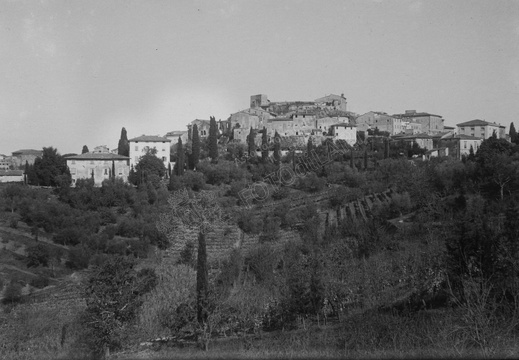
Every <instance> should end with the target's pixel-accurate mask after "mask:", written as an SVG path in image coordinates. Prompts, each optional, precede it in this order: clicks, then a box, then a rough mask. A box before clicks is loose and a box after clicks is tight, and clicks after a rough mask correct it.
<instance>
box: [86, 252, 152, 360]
mask: <svg viewBox="0 0 519 360" xmlns="http://www.w3.org/2000/svg"><path fill="white" fill-rule="evenodd" d="M134 267H135V263H134V262H133V261H131V260H130V259H128V258H126V257H113V258H111V259H109V260H108V261H107V262H106V263H104V264H103V265H102V266H101V267H99V268H98V269H96V271H95V273H94V274H92V276H91V277H90V279H89V280H88V286H87V288H86V290H85V295H86V299H87V301H86V302H87V308H86V310H85V314H84V325H85V326H86V327H87V329H88V330H89V333H90V334H89V335H90V337H91V340H92V343H93V345H94V346H95V347H94V349H93V351H95V352H101V354H103V353H105V352H106V349H109V350H113V349H118V348H120V347H121V341H122V338H121V335H122V334H121V330H122V329H123V328H124V326H125V324H128V323H130V322H132V321H133V320H134V319H135V317H136V314H137V311H138V309H139V307H140V305H141V303H142V295H144V294H146V293H147V292H149V291H151V290H152V289H153V288H154V287H155V285H156V284H157V277H156V275H155V272H154V271H152V270H151V271H150V270H147V269H143V270H141V271H139V272H137V271H136V270H135V269H134Z"/></svg>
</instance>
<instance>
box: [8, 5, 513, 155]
mask: <svg viewBox="0 0 519 360" xmlns="http://www.w3.org/2000/svg"><path fill="white" fill-rule="evenodd" d="M0 76H1V81H0V153H3V154H7V155H9V154H10V153H11V152H13V151H15V150H18V149H24V148H34V149H41V148H42V147H44V146H54V147H57V148H58V151H60V152H61V153H62V154H64V153H70V152H74V153H80V152H81V148H82V146H83V145H85V144H86V145H87V146H88V147H89V148H90V149H93V148H94V147H95V146H97V145H107V146H108V147H110V148H113V147H116V146H117V142H118V139H119V136H120V132H121V128H122V127H123V126H124V127H126V129H127V131H128V136H129V138H131V137H135V136H139V135H142V134H150V135H152V134H153V135H155V134H159V135H164V134H165V133H166V132H168V131H171V130H184V129H186V124H187V123H188V122H190V121H191V120H193V119H195V118H202V119H208V118H209V116H211V115H214V116H215V117H216V119H226V118H227V117H228V116H229V115H230V114H231V113H233V112H236V111H238V110H241V109H245V108H247V107H248V105H249V97H250V95H253V94H259V93H263V94H267V95H268V98H269V100H271V101H284V100H314V99H316V98H318V97H322V96H324V95H326V94H330V93H334V94H341V93H344V95H345V96H346V97H347V98H348V107H349V110H351V111H354V112H357V113H364V112H367V111H370V110H378V111H385V112H387V113H390V114H392V113H400V112H403V111H404V110H406V109H415V110H418V111H426V112H430V113H434V114H440V115H442V116H443V117H444V118H445V123H446V124H447V125H455V124H456V123H459V122H462V121H467V120H472V119H475V118H480V119H485V120H487V121H496V122H499V123H501V124H503V125H506V126H507V128H508V126H509V125H510V123H511V122H512V121H516V120H517V117H518V116H519V1H499V0H497V1H495V0H493V1H490V0H487V1H462V0H457V1H452V0H448V1H437V0H436V1H416V0H397V1H384V0H382V1H368V0H364V1H349V0H344V1H330V0H328V1H322V0H316V1H313V0H301V1H296V0H291V1H287V0H275V1H268V0H257V1H252V0H236V1H223V0H209V1H179V0H168V1H166V0H164V1H151V0H146V1H144V0H142V1H130V0H124V1H112V0H103V1H89V0H81V1H70V0H66V1H8V0H0ZM515 125H516V127H518V125H519V121H516V123H515Z"/></svg>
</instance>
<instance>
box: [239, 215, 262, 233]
mask: <svg viewBox="0 0 519 360" xmlns="http://www.w3.org/2000/svg"><path fill="white" fill-rule="evenodd" d="M238 226H239V227H240V229H242V230H243V231H245V232H246V233H247V234H259V233H260V231H261V228H262V227H263V221H262V220H261V219H259V218H258V217H256V216H253V212H252V211H242V212H240V213H239V215H238Z"/></svg>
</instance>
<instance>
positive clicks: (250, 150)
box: [247, 127, 256, 158]
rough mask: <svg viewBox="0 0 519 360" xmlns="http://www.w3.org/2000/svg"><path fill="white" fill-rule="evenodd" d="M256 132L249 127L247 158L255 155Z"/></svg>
mask: <svg viewBox="0 0 519 360" xmlns="http://www.w3.org/2000/svg"><path fill="white" fill-rule="evenodd" d="M255 140H256V132H255V131H254V129H253V128H252V127H251V128H250V132H249V135H247V151H248V153H249V158H254V157H256V142H255Z"/></svg>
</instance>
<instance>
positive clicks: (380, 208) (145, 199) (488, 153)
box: [0, 125, 519, 356]
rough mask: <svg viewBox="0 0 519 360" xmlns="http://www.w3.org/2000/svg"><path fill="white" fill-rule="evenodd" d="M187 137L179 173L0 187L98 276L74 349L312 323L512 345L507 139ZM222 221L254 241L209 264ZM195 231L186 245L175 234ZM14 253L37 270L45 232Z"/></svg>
mask: <svg viewBox="0 0 519 360" xmlns="http://www.w3.org/2000/svg"><path fill="white" fill-rule="evenodd" d="M213 126H214V125H213ZM194 131H197V130H196V128H195V129H194ZM212 135H213V133H212V132H211V136H212ZM252 136H253V135H252ZM252 136H251V137H252ZM192 138H193V139H197V142H200V144H197V145H196V147H193V146H191V145H189V146H186V147H183V146H182V145H181V142H179V144H178V145H179V146H177V151H181V152H182V153H181V154H175V157H176V159H182V158H184V159H189V160H188V161H182V162H180V163H182V164H183V165H182V168H178V167H177V168H175V169H174V171H171V172H169V171H167V170H166V169H164V167H163V165H162V167H161V166H160V165H159V164H158V162H154V160H153V157H154V156H153V154H151V153H150V154H147V155H146V156H147V157H146V158H143V160H144V161H143V162H142V163H140V165H138V167H137V168H136V169H135V174H134V176H135V178H134V181H133V183H134V185H129V184H125V183H123V182H119V181H115V180H110V181H105V182H104V183H103V185H102V186H101V187H94V186H93V182H92V180H84V181H78V182H77V184H76V187H75V188H71V187H69V185H68V183H67V182H66V181H56V180H53V181H54V185H55V186H56V188H55V189H54V191H53V193H52V194H51V195H50V196H49V195H48V194H46V195H42V194H43V193H42V192H41V191H40V190H38V189H32V188H28V187H24V186H21V185H9V186H5V187H3V188H2V193H1V194H2V196H1V197H0V199H1V200H0V201H1V206H2V210H4V211H5V212H6V214H7V213H8V215H9V219H10V220H9V225H10V226H11V227H16V226H17V223H18V222H19V221H21V222H23V223H25V224H27V225H28V226H30V227H31V228H32V229H33V234H34V235H35V236H37V234H50V235H52V236H51V237H52V241H54V242H55V243H56V244H59V245H63V246H64V247H66V248H67V249H68V250H69V251H68V255H67V259H63V262H64V263H65V264H66V266H68V267H69V268H70V269H83V268H87V267H89V268H90V269H91V270H94V273H93V274H92V275H91V276H90V280H89V282H88V286H87V287H86V288H85V293H84V294H85V297H86V299H87V302H86V308H85V310H84V312H82V313H81V314H80V315H79V320H80V324H83V327H82V330H81V331H82V332H81V334H83V335H82V336H83V337H85V334H89V335H88V336H86V337H85V338H86V339H88V341H86V342H76V343H74V344H75V345H70V346H76V347H80V348H82V349H83V347H85V348H87V349H91V350H92V351H93V354H96V355H99V356H102V355H103V354H106V353H107V351H108V350H110V351H116V350H119V349H124V348H128V347H131V346H132V344H133V343H134V342H137V341H144V340H149V339H152V338H156V337H162V336H170V337H175V338H184V339H196V340H197V341H198V342H199V343H200V345H201V346H202V347H203V348H205V349H209V350H210V349H211V346H212V345H211V340H212V339H214V338H217V337H221V336H229V335H236V336H238V337H239V338H243V339H247V338H248V337H247V336H249V335H254V334H259V333H265V334H266V333H268V332H271V331H278V330H292V329H302V330H304V331H313V330H312V329H314V328H315V326H323V324H328V325H329V324H334V326H335V328H334V329H335V330H334V335H333V339H334V340H333V342H334V344H333V345H329V347H331V348H333V349H334V351H339V350H340V351H365V350H371V351H374V350H392V351H394V350H398V351H402V352H405V351H414V350H416V349H423V348H429V349H432V350H431V351H435V350H434V349H436V348H435V347H438V346H441V347H442V348H443V349H449V348H451V349H453V350H452V353H451V354H453V353H455V351H460V352H461V353H462V354H468V352H469V351H471V350H475V351H479V352H480V353H488V352H491V351H497V350H498V349H503V347H504V346H508V345H509V344H511V343H513V342H514V341H515V339H516V336H517V330H518V328H517V326H518V325H519V312H518V310H519V307H518V306H519V303H518V302H517V300H518V299H519V287H518V285H517V280H516V279H517V275H518V273H517V271H518V269H519V246H518V245H517V238H518V235H519V220H518V219H519V198H518V194H519V192H518V190H519V178H518V177H517V176H516V174H517V173H518V170H519V146H518V145H515V144H514V143H509V142H507V141H505V140H501V139H496V138H495V137H492V138H490V139H488V140H485V141H484V142H483V143H482V145H481V147H480V148H479V150H478V151H477V153H476V154H471V155H470V156H469V157H467V158H464V159H463V160H462V161H458V160H456V159H453V158H434V159H431V160H429V161H422V160H416V159H413V155H416V154H419V153H421V152H422V150H421V149H419V148H416V146H415V147H409V148H405V147H402V146H400V147H399V145H398V144H390V143H389V142H388V141H384V140H383V139H382V140H380V141H377V140H376V138H371V137H368V138H367V140H363V139H359V142H358V145H357V146H356V147H355V148H352V147H348V146H346V145H345V144H343V143H340V142H339V143H336V144H333V143H324V144H322V145H318V146H316V145H315V144H313V143H312V142H309V143H308V145H307V148H306V151H305V152H303V153H300V152H298V151H296V149H290V150H289V151H288V152H287V153H286V154H285V155H282V154H281V150H280V145H279V144H280V141H279V140H276V139H273V141H272V143H271V144H269V143H268V141H267V140H266V139H264V140H263V141H262V142H263V145H264V147H263V148H261V149H260V150H261V151H260V152H259V153H260V156H256V149H255V147H254V144H253V143H252V142H249V143H248V144H239V143H232V142H231V143H229V144H227V145H225V146H224V145H222V144H219V145H217V146H215V140H214V139H213V138H212V137H211V138H210V139H209V140H200V139H199V138H198V134H196V135H193V136H192ZM265 147H266V148H265ZM193 152H195V153H196V154H199V155H197V156H200V159H197V160H196V161H194V160H193ZM271 154H272V155H271ZM51 155H52V154H50V153H49V156H50V157H52V156H51ZM280 169H292V173H294V174H297V176H294V177H293V178H290V179H288V178H287V177H286V176H285V175H284V174H286V173H284V172H283V171H280ZM295 169H298V172H297V173H296V171H295ZM64 174H65V175H64ZM137 174H138V175H137ZM49 176H50V177H51V178H52V176H54V177H55V178H60V179H63V177H64V176H66V171H65V172H61V173H56V174H54V175H49ZM289 180H290V181H289ZM260 183H261V184H265V185H261V188H266V189H268V191H266V192H265V193H264V194H263V193H261V194H260V193H259V188H260V187H259V186H260V185H258V184H260ZM250 189H253V190H252V191H256V196H253V197H251V201H250V203H248V202H247V201H248V200H247V199H245V200H244V197H243V196H242V195H241V194H243V191H244V190H245V191H249V190H250ZM254 189H256V190H254ZM388 189H390V190H391V193H392V196H391V199H390V200H388V201H387V202H381V203H377V204H376V205H373V207H372V208H371V211H370V213H369V214H368V216H367V220H363V219H351V218H343V219H342V220H338V221H336V222H334V223H328V222H327V221H326V220H325V219H324V216H323V214H326V213H329V212H330V211H335V212H336V213H340V212H341V211H342V210H341V209H343V208H344V207H345V206H346V205H348V204H350V203H352V202H353V201H356V200H359V199H363V198H364V197H365V196H366V195H370V194H376V193H382V192H384V191H387V190H388ZM312 194H321V195H322V196H321V198H322V199H325V200H326V201H324V202H319V203H316V202H315V201H312V200H311V199H314V198H313V197H311V195H312ZM168 199H169V201H168ZM305 199H306V201H305ZM296 203H297V204H298V205H297V206H296V205H294V204H296ZM247 205H248V206H247ZM395 218H398V219H400V221H399V220H394V219H395ZM233 227H239V228H240V229H241V231H242V232H243V233H244V234H245V235H246V236H247V237H249V238H252V239H255V243H254V245H253V246H250V247H247V248H244V247H236V248H235V249H234V250H232V251H230V252H229V253H228V254H227V255H226V257H225V258H223V259H218V260H214V259H211V254H208V251H207V247H208V244H207V242H208V241H210V239H212V238H211V237H210V236H209V235H210V234H220V233H219V232H217V230H216V229H217V228H222V229H224V230H222V232H221V234H220V235H218V236H221V237H223V238H225V237H226V236H230V235H229V234H230V233H231V230H228V231H227V230H225V229H227V228H228V229H232V228H233ZM193 231H194V232H195V233H196V234H197V238H198V241H197V242H189V241H186V240H185V239H186V238H187V237H188V235H189V234H190V233H191V232H193ZM178 244H180V245H182V246H183V250H182V251H180V253H178V254H175V255H176V256H177V259H176V264H172V263H168V262H163V263H160V262H159V263H157V264H155V266H154V267H153V269H139V270H137V266H136V262H137V263H138V262H139V261H142V260H143V259H145V258H147V257H148V256H149V254H150V253H151V250H152V249H153V248H158V249H167V248H168V247H170V246H172V245H178ZM26 255H27V267H28V268H35V267H48V266H50V264H51V263H52V258H53V256H54V255H53V253H52V252H51V251H50V249H49V248H47V247H46V245H45V244H44V243H42V244H35V245H34V246H33V247H30V248H28V249H27V251H26ZM213 260H214V261H213ZM148 265H149V264H148ZM2 280H3V283H4V284H5V290H4V299H6V300H4V301H7V302H9V303H16V302H17V301H21V297H20V295H19V294H20V292H19V289H17V286H19V285H17V284H16V282H10V281H9V279H2ZM40 286H41V287H44V286H45V284H44V283H43V284H40ZM431 309H436V310H435V311H436V312H431ZM431 314H432V315H431ZM440 324H443V325H441V326H443V327H446V330H445V331H450V333H449V334H450V335H449V336H444V337H443V338H441V339H440V336H443V335H441V334H445V332H439V333H438V334H433V330H432V329H437V328H439V327H440ZM429 331H430V332H429ZM411 332H414V337H413V336H411V335H410V334H411ZM309 336H310V335H309ZM321 340H322V339H321ZM247 341H248V340H247ZM327 341H328V340H323V343H327ZM311 343H312V341H310V340H309V339H307V343H305V345H304V347H305V348H306V346H310V345H308V344H311ZM337 344H339V345H337ZM215 346H216V345H215ZM313 346H314V347H315V346H317V345H316V344H314V345H313ZM327 346H328V345H327ZM71 351H72V350H71ZM85 351H86V350H85ZM333 354H337V353H335V352H334V353H333ZM341 354H345V353H344V352H343V353H341ZM426 355H427V354H426Z"/></svg>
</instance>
